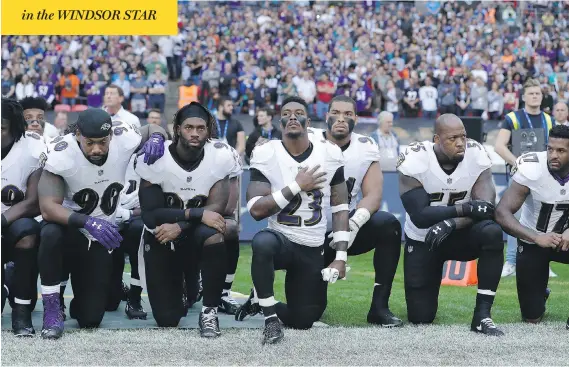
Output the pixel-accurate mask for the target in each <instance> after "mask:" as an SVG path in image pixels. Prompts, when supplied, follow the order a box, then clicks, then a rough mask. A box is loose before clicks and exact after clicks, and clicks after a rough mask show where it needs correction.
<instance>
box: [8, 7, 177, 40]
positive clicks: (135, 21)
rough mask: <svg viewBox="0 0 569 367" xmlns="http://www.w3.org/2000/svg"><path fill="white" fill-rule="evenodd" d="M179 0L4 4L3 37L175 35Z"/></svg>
mask: <svg viewBox="0 0 569 367" xmlns="http://www.w3.org/2000/svg"><path fill="white" fill-rule="evenodd" d="M177 22H178V3H177V1H176V0H158V1H156V0H150V1H149V0H96V1H94V0H84V1H77V0H53V1H46V0H23V1H17V0H4V1H2V35H103V36H106V35H117V36H119V35H120V36H122V35H125V36H130V35H133V36H134V35H175V34H177V33H178V26H177Z"/></svg>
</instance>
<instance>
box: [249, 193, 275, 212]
mask: <svg viewBox="0 0 569 367" xmlns="http://www.w3.org/2000/svg"><path fill="white" fill-rule="evenodd" d="M261 198H262V196H255V197H254V198H251V200H249V201H248V202H247V211H248V212H249V213H251V208H252V207H253V205H255V203H256V202H257V201H259V200H260V199H261ZM275 201H276V200H275Z"/></svg>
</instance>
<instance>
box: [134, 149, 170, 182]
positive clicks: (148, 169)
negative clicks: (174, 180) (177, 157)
mask: <svg viewBox="0 0 569 367" xmlns="http://www.w3.org/2000/svg"><path fill="white" fill-rule="evenodd" d="M170 143H171V142H166V144H167V145H169V144H170ZM166 144H165V146H164V150H166V149H168V147H167V145H166ZM165 162H166V159H165V158H164V156H162V157H160V158H159V159H158V160H157V161H156V162H154V164H151V165H148V164H146V163H144V155H142V154H141V155H137V156H136V158H135V161H134V171H135V172H136V174H137V175H138V176H140V178H141V179H143V180H145V181H148V182H150V183H151V184H153V185H161V184H162V180H163V178H164V175H163V170H165V169H168V168H167V167H166V164H165Z"/></svg>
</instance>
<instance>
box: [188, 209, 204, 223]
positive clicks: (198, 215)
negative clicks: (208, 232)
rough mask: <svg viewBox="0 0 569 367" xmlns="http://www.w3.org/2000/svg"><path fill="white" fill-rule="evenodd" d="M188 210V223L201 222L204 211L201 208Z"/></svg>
mask: <svg viewBox="0 0 569 367" xmlns="http://www.w3.org/2000/svg"><path fill="white" fill-rule="evenodd" d="M188 210H189V211H190V215H188V217H189V218H188V220H189V221H192V222H199V221H201V220H202V216H203V212H204V209H202V208H191V209H188Z"/></svg>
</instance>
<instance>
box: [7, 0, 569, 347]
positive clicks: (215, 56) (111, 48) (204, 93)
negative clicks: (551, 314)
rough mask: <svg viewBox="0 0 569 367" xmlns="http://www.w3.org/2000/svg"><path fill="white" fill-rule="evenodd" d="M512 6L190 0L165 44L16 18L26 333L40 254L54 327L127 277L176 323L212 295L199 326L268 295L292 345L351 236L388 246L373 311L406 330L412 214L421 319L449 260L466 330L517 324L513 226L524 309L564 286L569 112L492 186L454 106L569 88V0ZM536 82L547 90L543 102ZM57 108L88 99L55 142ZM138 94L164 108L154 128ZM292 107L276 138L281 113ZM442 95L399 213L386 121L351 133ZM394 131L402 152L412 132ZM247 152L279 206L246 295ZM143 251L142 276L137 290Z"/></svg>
mask: <svg viewBox="0 0 569 367" xmlns="http://www.w3.org/2000/svg"><path fill="white" fill-rule="evenodd" d="M518 5H519V4H517V3H513V4H510V3H501V4H500V5H497V6H494V5H488V6H486V5H482V4H480V3H475V4H474V5H473V6H467V5H464V4H460V3H451V2H449V3H445V4H444V5H443V6H442V8H441V9H440V13H439V15H438V16H434V15H426V16H419V15H417V11H416V10H417V9H415V8H414V7H413V6H412V5H409V4H406V3H382V2H366V3H360V4H352V5H350V6H346V7H342V6H336V5H334V4H333V3H329V4H323V3H318V2H314V3H306V4H304V3H295V4H292V3H274V2H267V3H265V6H264V7H260V8H256V7H250V6H245V5H243V4H240V3H236V2H229V3H228V4H226V5H219V6H215V7H205V6H203V5H201V4H200V3H199V2H191V3H189V4H185V5H181V14H180V23H179V27H180V34H179V35H178V36H173V37H161V38H160V39H158V41H157V43H156V44H154V43H153V42H152V40H150V39H149V38H145V37H106V38H105V37H100V36H93V37H43V38H42V37H25V36H18V37H10V36H8V37H5V38H4V39H3V41H4V43H3V53H2V59H3V76H4V78H3V80H2V94H3V100H2V117H3V118H2V160H3V161H2V168H3V171H2V175H3V180H6V181H9V184H8V185H5V186H4V187H3V188H2V229H3V236H4V240H5V241H7V242H8V243H9V244H10V246H11V247H10V253H9V255H7V256H9V257H11V260H13V264H12V266H11V269H10V267H3V269H2V270H3V272H4V273H6V272H7V273H11V274H12V275H13V278H12V280H13V281H12V282H11V284H10V286H8V285H6V286H5V287H4V286H3V287H2V291H3V298H2V301H3V306H4V302H5V301H6V300H7V301H8V302H10V303H11V307H12V327H13V332H14V334H16V335H19V336H30V335H32V334H34V333H35V330H34V328H33V325H32V322H31V310H32V309H33V308H34V307H35V302H36V300H37V292H35V288H36V279H37V275H38V273H39V275H40V278H41V292H42V302H43V305H44V314H43V315H44V319H43V328H42V337H44V338H47V339H57V338H60V337H61V336H62V334H63V330H64V323H63V321H64V320H65V318H66V317H67V314H66V309H65V304H64V302H63V293H64V291H65V287H66V285H67V279H68V277H69V275H70V274H71V278H72V286H73V288H74V289H73V291H74V298H73V300H72V302H71V303H70V306H69V307H70V309H69V316H70V317H71V318H73V319H76V320H77V322H78V324H79V326H80V327H81V328H97V327H98V326H99V324H100V323H101V321H102V319H103V316H104V314H105V312H106V311H114V310H116V309H117V308H118V306H119V303H120V300H121V298H122V297H124V299H125V300H126V301H127V304H126V308H125V313H126V315H127V316H128V318H129V319H137V318H138V319H145V318H146V316H147V314H146V311H145V310H144V308H143V307H142V304H141V292H142V287H143V286H146V287H147V288H146V289H147V290H148V294H149V302H150V307H151V308H152V312H153V316H154V318H155V320H156V322H157V324H158V325H159V326H161V327H175V326H177V325H178V323H179V321H180V319H181V317H183V316H184V315H185V313H187V309H188V308H189V307H191V306H192V305H193V304H194V303H195V302H196V301H197V300H198V299H200V298H202V297H203V306H202V310H201V312H200V315H199V328H200V332H201V335H202V336H203V337H217V336H219V335H220V334H221V331H220V327H219V321H218V317H217V313H218V310H219V311H221V312H226V313H228V314H232V315H235V319H236V320H237V321H242V320H243V319H244V318H245V317H247V316H251V315H255V314H257V313H259V312H262V313H263V315H264V317H265V328H264V334H263V335H264V337H263V343H275V342H278V341H280V340H281V339H282V338H283V335H284V334H283V332H282V330H281V324H280V322H282V323H283V324H284V325H286V326H289V327H292V328H297V329H308V328H310V327H312V325H313V323H314V322H315V321H317V320H319V318H320V317H321V316H322V313H323V312H324V310H325V309H326V306H327V293H326V292H327V286H328V283H334V282H335V281H336V280H337V279H341V278H343V277H344V276H345V272H346V270H347V269H346V261H347V258H348V256H357V255H360V254H363V253H366V252H370V251H375V256H374V258H373V265H374V270H375V279H374V286H373V295H372V302H371V306H370V311H369V313H368V315H367V320H368V322H369V323H372V324H378V325H382V326H385V327H397V326H401V325H402V324H403V322H402V320H401V319H399V318H398V317H397V316H395V315H394V314H393V313H392V312H391V311H390V309H389V298H390V295H391V285H392V282H393V279H394V276H395V272H396V270H397V265H398V263H399V257H400V254H401V233H402V230H404V232H405V235H406V243H405V251H403V252H404V256H405V264H404V272H405V293H406V302H407V316H408V319H409V321H410V322H411V323H414V324H423V323H432V322H433V320H434V319H435V316H436V313H437V307H438V295H439V287H440V280H441V270H442V266H443V263H444V261H446V260H460V261H470V260H474V259H478V273H477V274H478V279H479V284H478V292H477V294H476V306H475V308H474V311H473V318H472V324H471V330H472V331H475V332H479V333H483V334H486V335H493V336H501V335H503V332H502V331H501V330H500V329H498V327H497V326H496V325H495V324H494V321H493V320H492V318H491V308H492V305H493V302H494V297H495V295H496V291H497V288H498V283H499V281H500V272H501V269H502V265H503V263H504V259H503V245H504V243H503V232H502V230H503V229H504V230H506V232H508V233H509V234H511V235H512V236H514V237H515V238H517V239H518V240H519V241H518V246H520V247H521V248H522V250H519V254H518V255H517V256H518V258H520V259H522V260H523V261H520V262H521V264H519V267H518V273H519V274H521V275H518V285H519V287H518V293H519V297H520V307H521V311H522V316H523V319H524V321H527V322H539V321H540V320H541V318H542V316H543V314H544V312H545V305H544V297H545V300H546V299H547V297H548V295H549V293H547V292H548V291H547V288H546V287H547V277H546V276H545V277H542V275H547V272H546V271H545V272H542V271H541V270H544V269H545V270H546V269H547V265H548V264H549V262H550V261H558V262H563V263H568V262H569V258H568V257H567V255H568V254H569V252H568V251H569V230H567V225H566V222H567V215H566V210H565V209H564V208H565V207H564V206H559V205H557V206H555V205H554V204H551V203H558V202H565V201H566V200H565V195H566V194H567V192H566V190H565V189H564V188H563V186H564V184H565V183H566V182H567V181H568V180H569V156H568V155H567V151H568V149H569V148H568V147H569V145H568V144H569V127H567V126H563V124H557V125H555V124H554V123H552V122H551V120H550V118H549V116H548V117H543V121H544V122H543V124H544V125H543V126H544V127H546V126H547V127H552V128H551V129H547V132H546V133H545V134H546V135H545V137H546V139H549V137H550V138H551V141H549V142H548V143H547V144H548V150H547V152H539V153H531V154H530V155H522V156H520V157H519V158H516V157H514V158H515V159H514V161H513V163H512V166H513V168H512V177H513V180H514V182H515V183H514V184H512V186H511V187H510V188H509V189H508V191H507V192H506V194H504V196H505V197H507V199H505V200H501V202H500V203H499V205H497V206H496V203H495V202H494V201H495V199H496V191H495V190H496V189H495V185H494V183H493V180H492V173H491V167H492V161H491V159H490V156H489V155H488V154H487V153H486V150H485V148H484V147H483V146H482V145H481V144H479V143H477V142H475V141H474V140H467V137H466V130H465V126H464V125H463V122H462V121H461V119H460V118H458V117H457V116H456V115H454V114H457V115H465V114H472V115H475V116H484V117H485V118H492V119H500V118H501V116H502V115H503V114H504V113H507V112H509V111H515V110H518V109H519V108H520V106H521V104H523V103H526V109H527V110H528V111H529V113H530V114H531V115H532V116H533V115H534V114H533V112H532V111H536V112H537V114H539V115H540V117H541V111H544V112H551V111H552V110H553V106H554V103H557V102H567V98H569V90H568V84H567V75H568V74H567V73H568V72H569V33H568V30H567V27H566V23H567V20H566V19H565V18H564V17H565V16H566V10H567V6H568V5H569V4H567V3H561V2H555V3H550V4H549V5H548V6H546V8H545V9H541V10H540V11H537V10H535V9H534V10H528V11H529V13H523V14H522V15H524V16H528V17H536V16H537V17H538V19H540V21H541V24H543V27H542V26H537V27H536V29H535V30H534V26H533V23H530V22H527V23H526V24H524V25H523V26H522V27H521V28H520V27H518V26H517V24H519V22H516V21H515V19H513V18H515V17H516V16H517V15H516V14H517V13H516V9H515V7H516V6H518ZM532 12H533V13H532ZM542 13H543V14H542ZM554 14H555V15H554ZM335 24H338V25H340V26H339V27H337V28H332V27H330V26H331V25H335ZM526 80H527V81H526ZM180 81H181V84H182V85H181V86H180V89H179V90H180V96H179V98H180V106H179V107H180V108H179V109H178V111H177V112H176V114H175V115H174V118H173V139H172V138H171V136H169V132H168V131H167V129H164V128H162V127H160V125H162V124H161V123H160V121H159V120H160V114H161V113H163V112H164V109H165V106H166V91H167V90H168V83H178V82H180ZM536 87H537V88H538V89H537V90H534V89H532V88H536ZM185 88H188V89H187V90H186V89H185ZM540 90H543V96H542V93H540ZM528 93H532V94H535V96H536V97H535V98H534V97H532V99H531V101H530V99H529V97H527V95H528ZM522 95H524V99H522ZM538 96H539V98H538ZM526 98H527V99H526ZM540 98H541V99H540ZM535 101H538V102H537V105H534V104H533V103H534V102H535ZM228 102H231V103H228ZM530 104H531V105H530ZM50 105H51V107H53V108H55V109H58V108H59V109H61V107H57V106H66V108H67V109H66V110H68V111H77V112H80V113H79V115H78V118H77V121H76V122H75V123H74V124H71V125H70V126H67V128H66V129H61V128H60V131H58V132H57V133H56V137H54V138H53V139H47V137H48V131H47V130H48V129H47V128H45V127H46V126H48V124H47V123H46V122H45V120H44V113H45V111H46V110H47V109H48V108H49V106H50ZM234 107H236V109H237V113H248V114H250V115H255V114H257V122H258V123H259V125H263V126H267V124H268V125H269V126H270V128H271V129H270V130H269V131H268V136H266V135H265V131H261V130H259V131H258V132H257V136H256V139H261V138H262V139H263V140H260V141H256V142H255V143H254V144H249V146H248V147H247V146H246V143H245V137H244V133H243V131H242V130H243V129H242V127H240V125H232V124H231V115H232V113H233V109H234ZM125 109H129V110H131V111H132V113H134V114H135V115H137V116H138V117H148V120H149V122H150V121H154V122H151V123H149V124H147V125H145V126H142V127H140V123H139V119H138V118H137V116H133V115H132V114H131V113H129V112H126V111H125ZM275 110H276V111H279V112H278V115H279V116H280V127H281V128H282V134H278V135H277V134H274V135H273V134H272V133H273V127H272V125H271V123H270V121H271V119H272V117H273V116H274V115H275ZM524 111H526V110H524ZM439 113H440V114H441V117H439V119H437V120H436V123H435V126H434V128H435V130H434V135H433V139H432V141H425V142H421V143H419V142H416V143H413V144H411V145H409V147H408V148H407V149H406V151H405V153H401V154H399V156H398V159H397V169H398V171H399V174H400V182H399V188H400V193H401V201H402V203H403V206H404V208H405V211H406V213H407V218H406V221H405V227H404V228H403V229H402V228H401V224H400V222H399V221H398V220H397V219H396V218H395V216H394V215H393V214H391V213H388V212H384V211H381V210H379V208H380V204H381V196H382V190H381V187H382V184H383V178H382V173H381V169H380V167H379V155H380V147H379V146H378V144H376V142H374V139H376V138H371V137H368V136H364V135H360V134H356V133H353V129H354V126H355V124H356V120H357V116H358V115H360V116H374V115H378V116H379V117H380V119H383V120H382V121H385V122H386V124H387V125H389V124H391V123H392V118H395V119H397V118H398V117H399V116H405V117H418V116H422V117H425V118H429V119H434V118H435V117H437V116H438V115H439ZM527 113H528V112H526V115H527ZM565 114H566V112H565ZM313 115H314V116H316V117H317V118H320V119H322V120H323V119H324V118H326V123H327V124H326V125H327V126H326V127H327V128H326V129H325V130H321V129H315V128H312V127H307V122H308V119H309V118H310V117H311V116H313ZM514 115H515V113H514ZM510 116H511V115H510ZM565 118H566V115H565ZM510 119H511V117H510ZM527 119H528V123H529V124H530V125H531V121H529V119H530V118H529V117H527ZM546 120H547V125H546V122H545V121H546ZM515 121H516V122H517V121H518V120H517V119H516V120H515ZM540 121H541V120H540ZM512 124H514V123H513V122H512ZM230 125H231V126H230ZM554 125H555V126H554ZM222 126H223V128H222ZM532 126H533V125H532ZM36 127H37V128H36ZM56 128H59V127H58V126H56ZM515 129H517V128H516V127H514V130H515ZM61 130H64V131H61ZM229 130H231V135H230V134H228V131H229ZM388 133H389V131H382V132H381V135H382V136H381V139H384V135H388ZM41 135H44V136H43V138H42V136H41ZM253 135H254V134H253ZM376 140H377V139H376ZM389 145H390V146H391V143H389ZM467 147H468V149H466V148H467ZM391 148H392V150H393V151H392V152H391V155H392V156H393V157H392V158H395V155H396V154H398V153H399V151H398V147H391ZM247 150H250V151H253V153H247V155H251V167H250V176H251V179H250V183H249V186H248V188H247V205H246V206H247V210H248V212H249V213H250V215H251V216H252V217H253V218H254V219H255V220H263V219H266V218H269V225H268V229H266V230H262V231H260V232H258V233H257V234H256V235H255V236H254V238H253V240H252V243H251V247H252V252H253V257H252V266H251V273H252V278H253V283H254V287H255V288H254V290H252V291H251V294H250V297H249V299H248V300H247V301H246V302H245V304H243V305H240V304H238V303H237V302H236V301H235V300H234V299H233V298H232V296H231V286H232V283H233V280H234V277H235V271H236V269H237V261H238V258H239V234H238V233H239V229H238V228H239V222H238V220H239V216H238V215H236V213H238V212H239V211H240V209H241V208H240V207H238V206H237V200H238V197H239V195H240V194H239V184H238V181H239V177H240V175H241V172H242V170H243V167H242V160H241V155H242V154H243V153H245V152H246V151H247ZM522 162H524V164H523V166H522ZM301 164H302V165H301ZM520 166H521V167H520ZM319 168H322V170H323V171H324V172H321V171H319ZM518 170H519V171H518ZM539 180H543V182H541V181H539ZM12 182H13V183H12ZM287 182H290V183H288V184H287ZM556 185H557V186H559V187H557V186H556ZM543 187H547V188H548V190H546V191H547V192H544V190H543ZM551 187H555V188H556V189H555V190H549V188H551ZM529 195H532V197H533V198H538V199H536V200H534V201H535V202H536V203H534V204H533V205H540V206H541V209H542V210H541V211H538V210H533V209H531V210H529V209H528V205H525V206H524V207H523V209H522V211H523V212H522V218H523V219H522V221H521V222H519V221H518V220H517V219H516V218H515V217H514V213H516V212H517V211H518V210H520V208H521V206H522V203H523V202H524V201H525V200H526V198H527V197H529ZM538 195H549V196H547V197H543V198H542V197H541V196H538ZM530 200H532V199H530ZM495 207H496V208H495ZM554 207H555V210H554ZM495 210H496V212H497V213H499V215H497V216H494V211H495ZM538 212H539V213H538ZM295 213H296V214H295ZM562 213H563V214H562ZM39 214H41V216H38V215H39ZM538 215H539V218H534V217H536V216H538ZM528 218H530V219H528ZM532 221H533V222H536V221H537V224H536V223H533V222H532ZM534 228H536V230H539V231H538V232H537V231H536V230H534ZM378 233H379V234H381V241H377V238H378ZM141 234H142V239H141ZM521 241H525V242H523V243H522V242H521ZM523 248H526V249H527V250H525V253H524V254H522V252H524V250H523ZM125 252H126V253H128V255H129V261H130V262H131V283H130V289H126V290H123V289H122V284H121V283H122V274H123V269H124V261H125V256H124V255H125ZM530 254H531V255H530ZM536 259H537V260H536ZM3 260H4V259H3ZM3 262H5V261H3ZM528 264H529V265H528ZM534 264H537V265H539V266H540V269H537V270H536V269H535V268H533V267H532V266H533V265H534ZM139 268H140V269H141V270H144V271H140V273H139ZM275 269H285V270H287V275H286V281H285V283H286V287H285V288H286V289H285V292H286V298H287V302H288V303H287V304H285V303H282V302H277V301H276V300H275V298H274V291H273V282H274V271H275ZM534 273H535V274H538V275H539V277H537V276H535V277H534ZM5 278H7V277H5V276H4V275H3V277H2V279H3V281H4V279H5ZM534 278H539V279H537V280H536V279H534ZM542 278H543V279H542ZM199 279H203V284H202V281H201V280H199ZM522 282H526V283H525V285H524V286H522V285H520V284H522ZM200 287H201V289H200ZM279 320H280V321H279ZM567 328H568V329H569V320H568V325H567Z"/></svg>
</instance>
